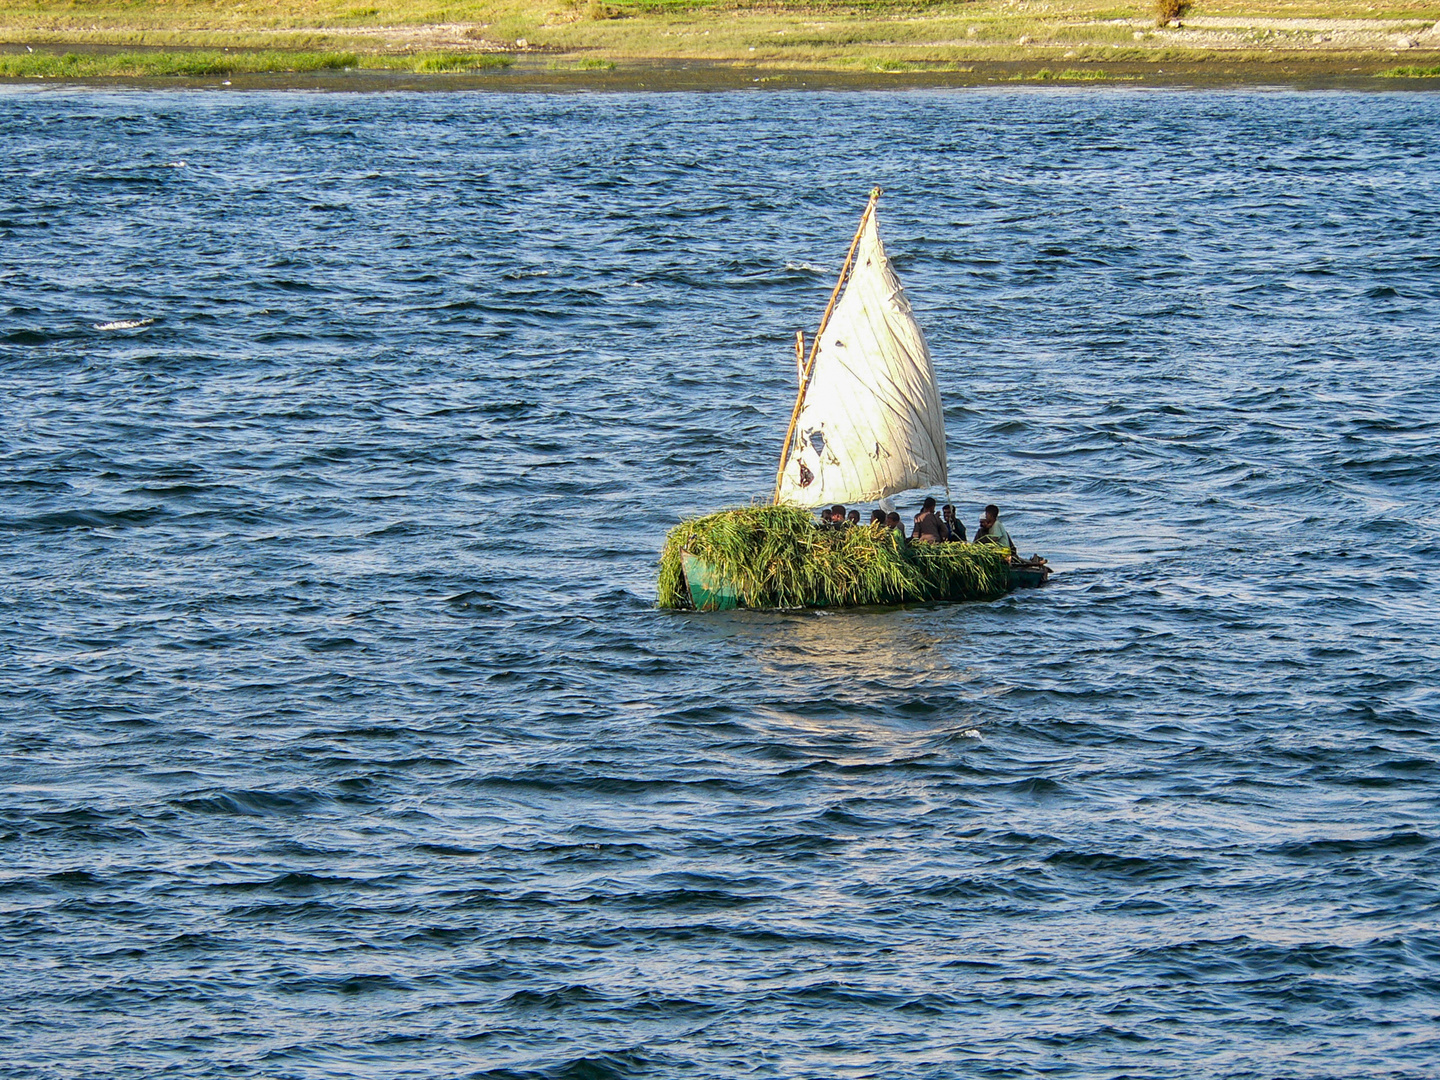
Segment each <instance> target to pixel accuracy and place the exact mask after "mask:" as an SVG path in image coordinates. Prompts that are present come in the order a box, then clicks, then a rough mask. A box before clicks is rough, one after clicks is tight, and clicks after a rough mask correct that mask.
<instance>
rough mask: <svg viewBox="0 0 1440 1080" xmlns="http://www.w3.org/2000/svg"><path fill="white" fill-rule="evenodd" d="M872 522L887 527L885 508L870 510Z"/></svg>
mask: <svg viewBox="0 0 1440 1080" xmlns="http://www.w3.org/2000/svg"><path fill="white" fill-rule="evenodd" d="M870 524H871V525H879V526H880V527H881V528H884V527H885V511H884V510H871V511H870Z"/></svg>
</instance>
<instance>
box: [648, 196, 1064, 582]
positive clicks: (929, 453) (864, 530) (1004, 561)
mask: <svg viewBox="0 0 1440 1080" xmlns="http://www.w3.org/2000/svg"><path fill="white" fill-rule="evenodd" d="M880 194H881V192H880V189H879V188H878V187H877V188H875V189H873V190H872V191H871V192H870V200H869V202H868V203H867V204H866V206H865V212H864V213H863V214H862V215H861V216H860V224H859V227H858V228H857V229H856V230H855V238H854V239H853V240H852V241H851V243H850V250H849V252H848V253H847V254H846V256H845V262H844V264H843V266H842V267H841V270H840V276H839V279H838V280H837V281H836V283H835V288H834V291H833V292H832V293H831V294H830V302H829V303H828V304H827V305H826V308H825V312H824V314H823V315H822V316H821V319H820V325H819V329H818V330H817V332H816V334H815V336H814V338H813V339H812V340H811V342H810V348H809V352H808V355H807V352H806V348H805V335H804V332H803V331H800V332H798V333H797V334H796V340H795V359H796V372H797V376H798V379H799V390H798V393H797V395H796V398H795V407H794V409H793V410H792V411H791V414H790V424H789V427H788V428H787V429H786V432H785V441H784V443H783V445H782V447H781V450H780V463H779V467H778V468H777V469H776V472H775V485H774V493H773V496H772V499H771V504H770V505H769V506H766V507H758V506H752V507H747V508H742V509H738V510H731V511H725V512H722V513H720V514H715V515H710V516H707V517H704V518H699V519H696V520H694V521H691V522H682V523H681V525H679V526H677V527H676V528H675V529H673V530H671V534H670V536H669V537H668V538H667V541H666V551H665V553H664V554H663V555H662V558H661V580H660V604H661V606H662V607H694V608H697V609H700V610H714V609H717V608H719V609H724V608H733V607H737V606H747V607H786V606H830V605H832V604H837V605H844V604H855V603H876V602H880V603H899V602H905V601H909V600H961V599H989V598H993V597H994V596H996V595H1002V594H1003V593H1004V592H1007V591H1009V590H1010V589H1012V588H1015V587H1017V586H1021V585H1039V584H1043V582H1044V581H1045V579H1046V577H1047V576H1048V574H1049V567H1048V566H1047V565H1045V563H1044V561H1043V560H1031V561H1030V562H1029V563H1027V564H1024V565H1016V566H1011V565H1010V562H1011V560H1009V559H1008V552H1001V551H1000V549H998V548H996V547H994V546H992V545H975V544H916V545H913V546H911V545H908V544H906V543H905V541H904V539H903V538H902V537H899V536H897V535H896V534H895V533H894V532H893V531H888V532H887V531H885V530H883V529H879V528H878V527H877V528H873V529H872V528H868V527H861V528H851V529H841V530H831V529H821V528H817V527H816V526H815V524H814V521H813V519H811V517H810V515H809V513H808V511H809V510H810V509H813V508H815V507H820V506H830V505H832V504H835V503H840V504H855V503H871V502H878V501H880V500H882V499H885V498H887V497H888V496H890V495H896V494H899V493H901V492H906V491H913V490H916V489H923V488H941V487H943V488H945V489H946V491H947V494H948V491H949V471H948V466H947V462H946V457H945V414H944V410H943V408H942V406H941V403H940V391H939V388H938V387H937V385H936V381H935V366H934V363H933V361H932V360H931V357H930V350H929V348H928V347H927V346H926V344H925V335H924V334H923V333H922V332H921V330H920V326H919V324H918V323H917V322H916V321H915V315H914V313H913V312H912V311H911V309H910V304H909V302H908V301H907V300H906V299H905V290H904V289H903V288H902V287H901V285H900V279H899V278H898V277H897V276H896V274H895V268H894V266H892V265H891V263H890V260H889V259H888V258H887V257H886V254H885V246H884V244H883V243H882V242H881V240H880V227H879V222H878V217H877V213H876V206H877V204H878V202H879V199H880Z"/></svg>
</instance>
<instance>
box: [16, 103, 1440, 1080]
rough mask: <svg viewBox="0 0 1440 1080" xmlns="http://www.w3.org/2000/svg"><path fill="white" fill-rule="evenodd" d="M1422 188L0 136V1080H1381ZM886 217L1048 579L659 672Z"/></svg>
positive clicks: (1390, 954)
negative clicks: (703, 545) (874, 212)
mask: <svg viewBox="0 0 1440 1080" xmlns="http://www.w3.org/2000/svg"><path fill="white" fill-rule="evenodd" d="M1437 131H1440V95H1430V96H1411V95H1403V94H1387V95H1375V96H1367V95H1361V94H1293V93H1258V92H1250V93H1159V92H1153V93H1152V92H1124V91H1101V92H1084V93H1067V92H1059V93H1048V92H1023V91H1017V92H1010V93H988V92H955V93H936V94H909V93H906V94H898V93H897V94H852V95H829V94H812V95H783V94H763V95H762V94H715V95H697V96H686V95H654V96H644V95H639V96H563V97H562V96H554V97H551V96H516V97H507V96H499V95H493V96H491V95H468V94H453V95H434V96H426V95H394V96H387V95H376V96H345V95H330V96H320V95H303V94H255V95H242V94H236V95H233V96H232V95H228V94H227V95H220V94H209V93H200V92H194V93H176V94H170V93H135V94H100V93H59V92H48V93H45V92H8V93H5V94H3V95H0V146H3V151H0V416H3V429H0V485H3V492H4V495H3V503H0V675H3V689H4V693H3V695H0V749H3V777H4V788H3V804H0V860H3V862H0V964H3V970H4V976H3V979H0V983H3V991H0V996H3V998H4V1000H5V1013H6V1020H5V1025H4V1028H3V1030H0V1075H3V1076H6V1077H27V1078H28V1077H41V1078H58V1077H65V1078H94V1077H142V1076H143V1077H154V1076H185V1077H219V1076H225V1077H243V1076H265V1077H293V1078H311V1077H339V1076H358V1077H376V1078H380V1077H384V1078H391V1077H453V1076H479V1077H490V1078H494V1080H499V1078H502V1077H503V1078H509V1080H516V1078H531V1077H556V1078H561V1077H563V1078H569V1080H581V1078H610V1077H651V1076H653V1077H670V1076H694V1077H712V1076H725V1077H731V1076H733V1077H814V1078H829V1077H884V1078H892V1077H894V1078H900V1077H927V1078H948V1077H957V1076H965V1077H971V1076H973V1077H1028V1076H1041V1075H1045V1076H1077V1077H1092V1076H1094V1077H1100V1076H1121V1075H1125V1076H1144V1077H1166V1078H1171V1077H1173V1078H1177V1080H1179V1078H1188V1077H1195V1076H1235V1077H1257V1078H1258V1077H1264V1078H1275V1077H1297V1078H1298V1077H1306V1078H1309V1077H1319V1076H1347V1077H1349V1076H1376V1077H1378V1076H1387V1077H1407V1078H1408V1077H1435V1076H1436V1075H1437V1072H1436V1064H1435V1063H1436V1061H1437V1060H1440V931H1437V925H1440V891H1437V890H1440V820H1437V809H1440V806H1437V804H1440V799H1437V781H1440V768H1437V759H1440V614H1437V589H1436V586H1435V584H1434V580H1433V574H1434V560H1435V556H1436V555H1437V552H1440V449H1437V438H1440V422H1437V419H1436V414H1437V410H1440V202H1437V199H1436V193H1437V191H1440V153H1437V150H1440V142H1437V138H1436V135H1437ZM872 183H878V184H880V185H882V186H883V187H884V188H885V190H886V195H885V198H884V200H883V202H882V210H881V224H882V228H883V229H884V232H885V235H886V237H887V239H888V242H889V245H890V249H891V252H892V255H893V256H894V258H895V261H896V264H897V267H898V269H899V272H900V274H901V276H902V278H903V280H904V281H905V282H906V284H907V287H908V291H909V295H910V299H911V301H912V303H913V305H914V307H915V309H916V311H917V313H918V315H919V318H920V320H921V322H922V324H923V325H924V326H925V328H926V330H927V333H928V335H929V339H930V344H931V347H932V349H933V351H934V353H935V356H936V362H937V366H938V369H939V373H940V379H941V390H942V394H943V397H944V400H945V403H946V410H947V423H948V430H949V438H950V461H951V474H952V491H953V494H954V496H955V501H956V502H957V504H959V505H960V506H961V507H962V510H963V515H964V517H965V518H966V519H967V520H968V521H970V522H971V523H972V524H973V522H974V520H975V518H976V517H977V516H978V509H979V507H980V506H981V505H982V504H983V503H985V502H988V501H992V500H993V501H996V502H998V503H1000V504H1001V506H1002V507H1003V508H1004V510H1005V514H1006V519H1007V521H1008V523H1009V527H1010V529H1011V531H1012V533H1013V534H1014V535H1015V536H1016V537H1017V539H1018V541H1019V543H1020V546H1021V548H1022V550H1024V551H1025V552H1027V553H1028V552H1031V551H1039V552H1043V553H1045V554H1047V555H1049V557H1050V558H1051V561H1052V562H1053V563H1055V564H1056V565H1057V566H1059V567H1060V568H1061V570H1062V572H1061V573H1060V574H1058V575H1057V576H1056V577H1055V578H1054V580H1053V581H1052V582H1051V584H1050V585H1049V586H1047V587H1046V588H1044V589H1043V590H1039V591H1031V592H1025V593H1020V594H1016V595H1013V596H1011V597H1009V598H1007V599H1005V600H1002V601H999V602H996V603H990V604H970V605H954V606H935V607H916V608H906V609H872V610H863V611H850V612H809V613H803V614H758V613H733V614H724V615H710V616H698V615H685V614H674V613H665V612H659V611H657V610H655V607H654V559H655V556H656V554H657V552H658V549H659V546H660V543H661V540H662V537H663V535H664V533H665V530H666V529H667V528H669V527H670V525H672V524H673V523H674V522H675V521H676V520H677V519H678V517H679V516H680V515H682V514H686V513H692V512H695V511H699V510H706V509H713V508H717V507H720V506H723V505H728V504H734V503H737V502H745V501H748V500H749V499H750V498H751V497H752V496H756V495H764V494H765V493H766V492H767V491H768V487H769V483H770V481H771V478H772V477H773V474H774V460H775V457H776V455H777V453H778V449H779V441H780V437H781V435H782V433H783V429H784V424H785V421H786V419H787V418H788V415H789V410H790V406H791V404H792V401H793V393H794V362H793V358H792V354H791V348H792V341H793V335H794V332H795V330H796V329H797V328H800V327H806V328H807V329H813V327H814V324H815V322H816V320H817V319H818V316H819V312H820V310H821V308H822V307H823V305H824V302H825V299H826V297H827V295H828V290H829V287H830V284H831V282H832V280H833V276H832V275H833V274H834V273H835V271H836V270H837V269H838V266H839V263H840V259H841V257H842V255H843V253H844V249H845V246H846V244H847V243H848V241H849V238H850V235H851V232H852V230H853V228H854V224H855V220H856V217H857V216H858V214H859V212H860V209H861V208H862V206H863V205H864V201H865V196H866V193H867V191H868V189H869V187H870V185H871V184H872ZM902 509H904V510H906V511H907V513H908V512H910V511H911V510H912V509H913V500H902Z"/></svg>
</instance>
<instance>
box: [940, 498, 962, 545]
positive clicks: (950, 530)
mask: <svg viewBox="0 0 1440 1080" xmlns="http://www.w3.org/2000/svg"><path fill="white" fill-rule="evenodd" d="M940 524H942V525H944V526H945V540H946V541H947V542H948V543H951V544H963V543H964V542H965V523H964V522H963V521H961V520H960V519H959V518H957V517H956V516H955V507H954V505H953V504H951V503H946V504H945V505H944V506H942V507H941V508H940Z"/></svg>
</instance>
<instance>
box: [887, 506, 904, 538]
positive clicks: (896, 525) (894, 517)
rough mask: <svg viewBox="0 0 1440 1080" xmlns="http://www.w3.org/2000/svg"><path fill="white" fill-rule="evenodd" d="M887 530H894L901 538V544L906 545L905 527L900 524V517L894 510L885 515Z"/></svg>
mask: <svg viewBox="0 0 1440 1080" xmlns="http://www.w3.org/2000/svg"><path fill="white" fill-rule="evenodd" d="M885 528H887V529H893V530H894V531H895V535H896V536H898V537H899V538H900V543H902V544H903V543H905V526H903V525H901V524H900V515H899V514H897V513H896V512H895V511H894V510H891V511H890V513H888V514H886V515H885Z"/></svg>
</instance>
